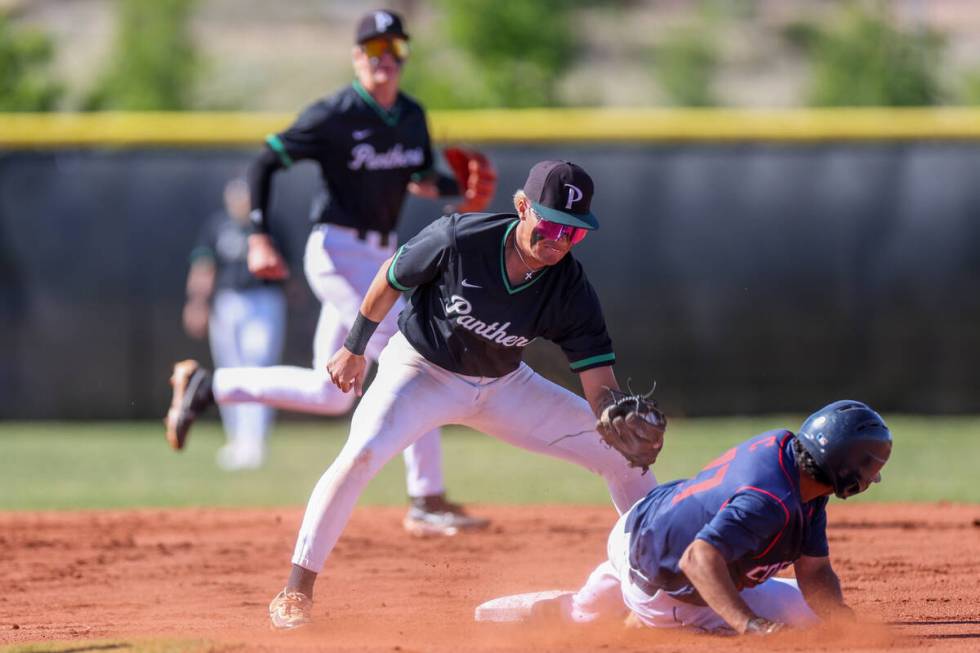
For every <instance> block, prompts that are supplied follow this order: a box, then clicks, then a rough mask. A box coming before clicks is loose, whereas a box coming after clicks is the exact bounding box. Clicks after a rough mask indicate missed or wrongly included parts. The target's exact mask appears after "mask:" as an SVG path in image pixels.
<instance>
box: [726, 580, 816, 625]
mask: <svg viewBox="0 0 980 653" xmlns="http://www.w3.org/2000/svg"><path fill="white" fill-rule="evenodd" d="M741 596H742V598H743V599H744V600H745V602H746V603H747V604H748V606H749V607H750V608H752V612H754V613H756V614H757V615H759V616H760V617H765V618H766V619H769V620H770V621H778V622H780V623H784V624H786V625H787V626H792V627H793V628H806V627H808V626H813V625H815V624H816V623H817V622H818V621H819V618H818V617H817V615H816V614H815V613H814V612H813V610H812V609H811V608H810V606H809V605H807V602H806V599H804V598H803V593H802V592H801V591H800V587H799V585H797V583H796V579H795V578H770V579H769V580H767V581H766V582H764V583H762V584H761V585H757V586H755V587H752V588H749V589H746V590H742V592H741Z"/></svg>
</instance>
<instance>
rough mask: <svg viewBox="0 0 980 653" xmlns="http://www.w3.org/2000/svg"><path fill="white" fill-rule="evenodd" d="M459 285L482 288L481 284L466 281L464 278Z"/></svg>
mask: <svg viewBox="0 0 980 653" xmlns="http://www.w3.org/2000/svg"><path fill="white" fill-rule="evenodd" d="M460 285H461V286H463V287H464V288H483V286H478V285H476V284H475V283H468V282H467V281H466V279H463V281H462V282H461V283H460Z"/></svg>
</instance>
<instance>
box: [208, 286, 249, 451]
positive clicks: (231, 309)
mask: <svg viewBox="0 0 980 653" xmlns="http://www.w3.org/2000/svg"><path fill="white" fill-rule="evenodd" d="M243 316H244V307H243V305H242V302H241V301H240V297H239V293H237V292H235V291H231V290H221V291H218V292H217V293H216V294H215V296H214V300H213V301H212V306H211V314H210V316H209V319H208V340H209V342H210V345H211V359H212V361H213V362H214V365H215V367H234V366H238V365H241V364H242V356H241V347H240V342H239V335H240V331H239V329H238V326H239V324H240V322H241V320H242V318H243ZM243 405H244V404H243ZM218 408H219V411H220V413H221V425H222V427H223V428H224V431H225V444H224V446H222V447H221V449H219V450H218V456H217V459H218V465H219V466H220V467H222V468H225V469H235V468H237V467H238V465H237V452H238V448H237V446H236V445H237V442H238V425H239V422H240V420H239V419H238V415H239V412H240V409H241V406H240V405H229V406H219V407H218Z"/></svg>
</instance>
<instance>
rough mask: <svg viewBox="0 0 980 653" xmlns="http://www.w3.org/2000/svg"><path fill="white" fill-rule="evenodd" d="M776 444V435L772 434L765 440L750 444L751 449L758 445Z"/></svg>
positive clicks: (771, 445)
mask: <svg viewBox="0 0 980 653" xmlns="http://www.w3.org/2000/svg"><path fill="white" fill-rule="evenodd" d="M775 446H776V436H775V435H770V436H769V437H768V438H765V439H764V440H759V441H758V442H753V443H752V444H751V445H749V451H755V450H756V448H758V447H775Z"/></svg>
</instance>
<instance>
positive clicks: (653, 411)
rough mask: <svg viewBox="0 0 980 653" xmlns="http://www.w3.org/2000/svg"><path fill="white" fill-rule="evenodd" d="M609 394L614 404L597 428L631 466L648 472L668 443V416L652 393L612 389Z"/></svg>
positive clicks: (600, 434)
mask: <svg viewBox="0 0 980 653" xmlns="http://www.w3.org/2000/svg"><path fill="white" fill-rule="evenodd" d="M609 394H610V395H611V397H612V403H610V404H609V405H608V406H606V407H605V408H604V409H603V410H602V414H601V415H599V419H598V421H597V422H596V425H595V428H596V431H598V432H599V436H600V437H602V440H603V442H605V443H606V444H607V445H609V446H610V447H612V448H613V449H615V450H616V451H618V452H619V453H621V454H623V457H624V458H626V460H627V461H629V464H630V466H631V467H640V468H641V469H643V473H644V474H645V473H646V472H647V470H648V469H649V467H650V465H652V464H653V463H654V462H656V460H657V456H658V455H659V454H660V450H661V449H662V448H663V446H664V431H666V430H667V418H666V417H664V414H663V413H662V412H660V409H659V408H657V402H656V401H654V400H652V399H650V398H649V396H644V395H635V394H626V393H625V392H620V391H618V390H612V389H610V390H609Z"/></svg>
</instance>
